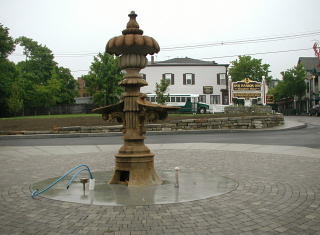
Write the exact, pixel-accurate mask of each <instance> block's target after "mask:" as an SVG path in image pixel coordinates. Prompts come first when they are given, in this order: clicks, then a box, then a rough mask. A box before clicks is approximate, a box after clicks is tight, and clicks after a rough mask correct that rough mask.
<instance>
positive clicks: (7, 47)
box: [0, 24, 15, 61]
mask: <svg viewBox="0 0 320 235" xmlns="http://www.w3.org/2000/svg"><path fill="white" fill-rule="evenodd" d="M14 48H15V44H14V40H13V38H12V37H10V36H9V29H8V28H7V27H4V26H3V25H2V24H0V61H2V60H5V59H7V58H8V56H9V55H10V54H11V53H12V52H13V51H14Z"/></svg>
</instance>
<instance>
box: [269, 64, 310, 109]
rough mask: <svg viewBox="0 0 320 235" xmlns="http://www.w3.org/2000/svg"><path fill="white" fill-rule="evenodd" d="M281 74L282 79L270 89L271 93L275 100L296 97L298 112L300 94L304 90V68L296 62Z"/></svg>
mask: <svg viewBox="0 0 320 235" xmlns="http://www.w3.org/2000/svg"><path fill="white" fill-rule="evenodd" d="M281 75H282V81H281V82H279V84H278V85H277V86H276V87H275V88H274V89H272V91H271V93H272V94H273V95H274V97H275V99H276V100H279V99H287V98H294V97H297V98H298V104H299V105H298V106H297V108H298V110H297V111H298V113H300V110H301V101H302V96H303V95H304V94H305V91H306V83H305V77H306V70H305V69H304V67H303V65H302V64H298V65H297V66H295V67H293V68H291V69H288V70H287V71H284V72H281Z"/></svg>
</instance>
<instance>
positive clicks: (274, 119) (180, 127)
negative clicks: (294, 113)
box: [0, 114, 284, 135]
mask: <svg viewBox="0 0 320 235" xmlns="http://www.w3.org/2000/svg"><path fill="white" fill-rule="evenodd" d="M283 124H284V118H283V115H282V114H272V115H264V116H243V117H222V118H203V119H184V120H173V121H171V122H170V123H161V124H146V125H145V127H146V129H147V131H185V130H208V129H211V130H212V129H219V130H231V129H262V128H268V127H274V126H279V125H283ZM122 131H123V126H122V125H115V126H91V127H85V126H71V127H58V128H55V129H54V130H52V131H13V132H0V135H32V134H73V133H108V132H122Z"/></svg>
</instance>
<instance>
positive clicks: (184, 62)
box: [148, 57, 229, 66]
mask: <svg viewBox="0 0 320 235" xmlns="http://www.w3.org/2000/svg"><path fill="white" fill-rule="evenodd" d="M174 65H183V66H186V65H189V66H190V65H191V66H192V65H193V66H196V65H198V66H199V65H205V66H210V65H211V66H212V65H215V66H217V65H220V66H221V65H222V66H229V65H228V64H217V63H216V62H215V61H204V60H197V59H192V58H189V57H185V58H174V59H170V60H164V61H157V62H155V63H153V64H152V63H151V64H149V65H148V66H174Z"/></svg>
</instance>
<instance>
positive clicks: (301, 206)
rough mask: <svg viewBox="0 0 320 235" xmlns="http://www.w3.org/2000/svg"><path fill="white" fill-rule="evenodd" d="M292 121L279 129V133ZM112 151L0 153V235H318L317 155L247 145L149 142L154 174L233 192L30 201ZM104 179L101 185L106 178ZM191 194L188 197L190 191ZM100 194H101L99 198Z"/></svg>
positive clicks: (107, 166) (95, 167) (108, 166)
mask: <svg viewBox="0 0 320 235" xmlns="http://www.w3.org/2000/svg"><path fill="white" fill-rule="evenodd" d="M293 127H297V123H294V122H292V123H290V122H288V123H286V128H293ZM119 147H120V145H90V146H29V147H22V146H21V147H0V164H1V166H2V167H1V173H0V174H1V177H0V195H1V197H0V234H49V235H54V234H56V235H58V234H90V235H91V234H190V235H191V234H319V232H320V188H319V182H320V174H319V165H320V150H319V149H311V148H306V147H295V146H269V145H268V146H264V145H252V144H230V143H221V144H207V143H202V144H199V143H197V144H192V143H191V144H190V143H189V144H150V145H148V147H149V148H150V149H151V151H152V152H154V153H155V168H156V169H165V170H170V169H172V170H174V167H175V166H179V167H180V171H186V172H214V173H215V174H217V175H221V176H225V177H229V178H232V179H234V180H236V181H237V183H238V185H237V187H236V189H235V190H233V191H231V192H229V193H226V194H223V195H219V196H214V197H210V198H207V199H202V200H196V201H190V202H183V203H172V204H159V205H148V206H99V205H88V204H80V203H71V202H64V201H56V200H51V199H47V198H43V197H36V198H35V199H32V198H31V193H30V190H29V186H30V185H31V184H32V183H35V182H38V181H41V180H43V179H47V178H52V177H57V176H61V175H62V174H63V173H65V172H66V171H67V170H69V169H71V168H72V167H74V166H76V165H79V164H87V165H89V166H90V168H91V170H92V171H94V172H97V171H106V170H107V171H112V170H113V167H114V154H115V153H116V152H117V151H118V149H119ZM106 180H107V179H106ZM195 193H196V192H195ZM107 196H108V195H106V197H107Z"/></svg>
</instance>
